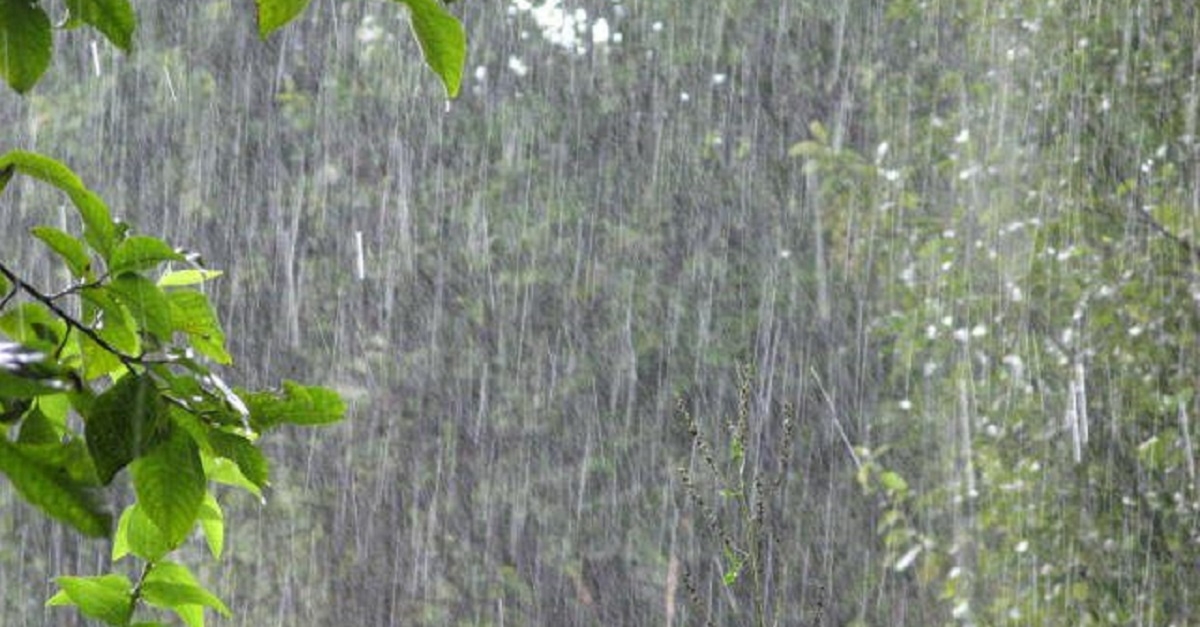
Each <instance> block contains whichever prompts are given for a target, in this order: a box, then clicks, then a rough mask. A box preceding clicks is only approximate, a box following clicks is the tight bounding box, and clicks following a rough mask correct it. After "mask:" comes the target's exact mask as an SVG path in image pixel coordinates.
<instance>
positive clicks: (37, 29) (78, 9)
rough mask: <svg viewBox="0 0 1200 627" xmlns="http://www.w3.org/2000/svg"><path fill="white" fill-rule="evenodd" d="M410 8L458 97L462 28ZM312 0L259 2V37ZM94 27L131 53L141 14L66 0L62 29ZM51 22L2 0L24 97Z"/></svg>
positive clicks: (1, 70)
mask: <svg viewBox="0 0 1200 627" xmlns="http://www.w3.org/2000/svg"><path fill="white" fill-rule="evenodd" d="M394 1H395V2H397V3H399V4H403V5H405V6H406V7H408V9H409V12H410V13H411V16H412V30H413V35H414V36H415V37H416V38H417V41H418V42H419V43H420V44H421V51H422V53H423V54H424V56H425V62H426V63H427V64H428V65H429V68H430V69H432V70H433V71H434V73H436V74H437V75H438V77H439V78H440V79H441V81H442V84H443V85H444V86H445V88H446V95H447V96H449V97H450V98H454V97H455V96H457V95H458V89H459V85H460V83H461V82H462V75H463V64H464V63H465V62H466V35H465V33H464V32H463V27H462V24H461V23H459V21H458V20H457V19H455V18H454V17H453V16H452V15H450V14H449V13H447V12H446V10H445V9H443V8H442V7H441V5H440V4H438V2H437V0H394ZM309 2H310V0H255V6H256V9H257V16H258V30H259V34H260V35H261V36H262V37H263V38H264V39H265V38H267V37H268V36H270V35H271V33H273V32H275V31H276V30H278V29H279V28H281V27H283V26H284V25H285V24H287V23H288V22H291V21H292V20H294V19H296V18H297V17H298V16H299V15H300V14H302V13H303V12H304V10H305V9H306V8H307V7H308V5H309ZM81 26H90V27H92V28H94V29H96V30H97V31H99V32H100V33H101V34H102V35H104V37H105V38H106V39H108V41H109V42H110V43H112V44H113V45H114V46H116V47H117V48H119V49H121V50H122V51H124V52H130V51H131V50H132V49H133V38H134V31H135V30H136V28H137V15H136V14H135V12H134V9H133V5H132V4H131V3H130V0H68V2H67V3H66V17H65V19H63V20H62V22H61V26H60V28H65V29H73V28H79V27H81ZM51 31H52V27H51V23H50V18H49V16H47V14H46V11H45V9H43V8H42V7H41V5H40V4H39V3H38V2H37V1H32V2H31V1H29V0H0V41H3V42H4V48H3V54H0V75H2V76H3V77H4V80H5V81H6V82H7V83H8V86H9V87H10V88H12V89H13V90H14V91H16V92H18V93H25V92H27V91H29V90H30V89H32V88H33V86H34V85H35V84H37V82H38V80H39V79H40V78H41V77H42V74H43V73H45V71H46V69H47V68H48V67H49V66H50V60H51V52H52V47H53V41H52V37H51Z"/></svg>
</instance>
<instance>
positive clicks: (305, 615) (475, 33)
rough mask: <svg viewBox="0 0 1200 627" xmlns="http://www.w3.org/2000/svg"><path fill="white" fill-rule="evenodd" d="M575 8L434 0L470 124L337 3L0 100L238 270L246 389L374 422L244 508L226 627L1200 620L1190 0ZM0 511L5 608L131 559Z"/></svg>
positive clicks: (146, 22) (35, 210)
mask: <svg viewBox="0 0 1200 627" xmlns="http://www.w3.org/2000/svg"><path fill="white" fill-rule="evenodd" d="M559 7H561V5H559V4H557V3H549V4H542V5H531V4H529V3H524V2H517V3H513V4H511V5H508V4H502V3H471V2H465V3H462V4H461V6H460V5H458V4H456V5H455V6H454V9H453V10H454V11H456V12H457V13H458V14H459V15H460V16H461V17H462V19H463V21H464V23H465V24H466V25H467V27H468V39H469V41H470V42H471V55H470V57H469V59H468V72H467V76H466V77H465V80H464V85H463V89H462V93H461V95H460V97H459V98H458V99H457V100H456V101H454V102H453V103H451V104H450V105H449V106H447V105H446V103H445V101H444V100H443V94H442V91H441V86H440V84H438V83H437V82H436V80H434V79H433V78H432V77H431V75H429V74H428V73H427V71H426V70H424V69H423V68H422V66H421V64H420V62H419V61H418V59H417V56H416V54H415V44H412V43H411V42H410V41H409V37H408V35H407V32H406V31H407V25H406V24H405V23H404V19H405V18H404V15H403V13H402V12H398V11H396V10H395V7H392V6H384V5H382V4H378V5H377V4H376V3H351V2H336V1H332V0H316V1H314V2H313V3H312V6H311V7H310V8H309V10H308V11H307V12H306V13H305V14H304V16H303V17H302V18H301V19H300V20H299V21H298V22H297V23H295V24H293V25H291V26H289V27H288V28H287V29H285V30H284V31H281V32H280V33H279V34H278V35H277V36H276V37H275V38H273V39H271V40H270V41H268V42H266V43H263V42H262V41H260V40H259V38H258V36H257V32H256V30H255V27H254V25H253V23H252V21H251V20H249V19H247V18H246V15H245V12H244V11H242V10H240V9H241V7H239V6H237V5H236V3H231V2H228V1H222V0H211V1H210V0H204V1H197V2H188V3H160V4H156V5H152V6H146V7H144V8H141V11H140V15H141V17H142V20H143V22H142V27H141V30H140V31H139V34H138V38H137V44H136V48H137V50H136V53H135V54H132V55H129V56H125V55H122V54H120V53H119V52H117V51H116V50H114V49H112V48H110V47H109V46H108V45H107V44H105V43H104V42H103V41H97V42H96V43H95V44H93V42H92V40H93V39H96V36H95V35H94V34H93V33H87V32H86V31H79V32H70V33H65V34H62V35H60V36H59V38H58V39H57V42H58V46H59V48H58V52H57V53H56V56H55V62H54V63H55V66H54V68H53V69H52V71H51V72H50V73H49V74H48V75H47V77H46V78H45V79H43V81H42V83H41V84H39V85H38V87H37V88H36V89H35V90H34V91H33V92H32V94H31V95H29V96H27V97H25V98H17V97H15V96H10V97H7V98H5V99H4V100H3V103H2V104H0V128H2V129H4V131H3V133H4V136H3V139H4V142H5V145H6V146H12V147H21V148H27V149H34V150H38V151H41V152H44V153H47V154H50V155H52V156H54V157H55V158H58V159H60V160H62V161H64V162H65V163H68V164H69V165H70V166H71V167H72V168H74V169H75V170H76V171H78V172H80V174H81V176H82V177H83V178H84V179H85V180H87V181H89V182H90V184H91V185H92V186H93V187H94V188H95V189H97V191H98V192H99V193H100V194H101V195H102V196H103V197H104V198H105V199H107V200H108V202H109V204H110V206H111V207H113V208H114V211H115V212H117V213H119V214H122V215H126V216H128V217H129V218H130V219H131V220H132V221H134V222H136V224H137V225H138V226H139V228H140V229H141V230H143V231H145V232H148V233H155V234H162V235H164V236H166V237H167V239H169V240H170V241H172V242H181V243H183V242H186V243H187V244H188V245H189V247H191V248H193V249H196V250H202V251H204V253H205V255H206V257H207V258H208V260H209V262H210V263H211V264H212V265H214V266H216V267H220V268H223V269H225V270H226V271H227V273H226V275H225V276H224V277H222V278H221V279H220V280H219V281H218V282H216V283H214V284H213V292H212V293H211V297H212V299H213V302H214V304H215V305H216V308H217V310H218V311H220V312H222V315H223V320H222V321H223V323H224V325H225V327H226V329H228V330H229V331H230V339H231V346H230V349H231V353H232V354H233V355H234V357H235V361H236V364H237V365H236V367H235V368H233V370H232V372H231V375H230V376H231V377H233V376H234V375H236V377H237V378H239V379H240V380H244V381H246V383H247V384H248V385H251V386H255V385H270V384H272V383H273V382H275V381H277V380H279V379H280V378H299V379H304V380H311V381H324V382H327V383H330V384H332V385H334V386H335V387H337V388H338V389H339V390H340V391H341V393H342V395H343V396H344V397H345V398H346V399H347V400H348V401H349V402H350V405H351V416H350V417H349V419H348V420H346V421H345V422H344V423H342V424H341V425H339V426H338V427H335V428H332V429H327V430H323V431H314V432H310V433H304V434H302V435H301V434H291V435H290V436H289V435H286V434H285V435H283V437H275V438H273V440H272V441H270V442H268V443H267V444H266V446H267V447H268V448H271V449H272V450H271V455H272V457H273V458H276V459H279V460H280V462H279V463H278V464H277V465H276V467H275V468H274V471H275V476H276V485H277V486H278V487H277V488H276V489H275V490H274V491H273V492H272V493H270V494H269V495H268V498H267V501H266V504H265V505H260V504H259V503H258V502H257V501H255V500H254V499H251V498H245V499H243V500H242V501H241V502H237V501H236V499H234V501H235V502H234V503H233V504H231V506H230V511H229V513H228V518H229V523H228V524H229V527H230V530H231V531H230V538H229V542H230V543H231V544H232V545H234V546H233V548H232V549H231V550H230V553H231V555H233V556H234V557H233V558H232V559H231V560H227V562H228V563H226V564H224V565H223V566H222V567H220V568H216V567H213V568H212V569H211V572H207V571H208V570H209V569H206V568H200V569H199V574H200V576H201V578H202V579H204V580H205V581H206V582H207V583H209V584H210V586H211V588H212V589H213V590H214V591H215V592H217V594H218V596H220V597H221V598H223V599H224V600H225V602H226V603H227V604H228V605H229V606H230V607H231V608H232V609H233V611H234V619H233V620H232V621H230V622H236V624H247V625H251V624H253V625H260V624H276V625H296V624H314V625H316V624H330V625H332V624H343V623H347V622H354V623H358V624H364V625H387V624H413V623H419V624H500V623H517V624H556V625H567V624H578V625H590V624H596V623H599V622H605V623H611V624H692V623H698V622H699V623H702V622H704V621H706V620H710V621H711V622H712V623H714V624H743V623H748V622H752V621H755V622H760V623H763V624H772V623H774V622H778V623H779V624H830V625H833V624H837V625H842V624H855V623H858V624H872V625H906V624H907V625H929V624H949V623H956V622H962V623H972V622H973V623H981V624H1001V623H1005V622H1011V623H1012V624H1021V625H1039V624H1045V625H1061V624H1129V623H1136V624H1167V623H1171V622H1174V623H1177V624H1187V623H1189V622H1194V621H1195V620H1196V617H1197V614H1198V613H1200V610H1197V609H1196V607H1195V606H1196V600H1195V592H1194V590H1196V589H1197V586H1196V582H1197V577H1198V575H1197V571H1196V569H1197V564H1200V551H1198V548H1200V547H1198V545H1197V542H1198V535H1200V529H1198V526H1197V516H1196V514H1197V511H1198V510H1200V501H1198V498H1197V494H1196V487H1195V472H1196V464H1195V455H1194V452H1193V444H1192V430H1193V420H1192V417H1193V416H1194V415H1196V413H1197V409H1198V408H1197V400H1196V398H1195V395H1194V393H1193V392H1194V389H1195V386H1196V382H1197V374H1198V372H1197V363H1196V356H1197V351H1198V346H1197V342H1196V340H1197V338H1196V330H1197V313H1198V311H1197V307H1198V300H1200V289H1198V286H1197V277H1196V274H1195V273H1196V262H1197V252H1196V249H1195V248H1194V247H1193V245H1192V243H1191V242H1192V239H1193V237H1194V234H1195V228H1196V224H1197V218H1198V217H1200V193H1198V190H1197V185H1196V181H1197V180H1200V169H1198V167H1200V162H1198V160H1197V157H1198V155H1197V145H1196V135H1195V131H1196V129H1195V127H1196V108H1197V95H1198V94H1197V89H1198V87H1197V84H1196V76H1197V68H1198V66H1200V54H1198V53H1197V50H1196V47H1195V42H1196V41H1197V36H1198V34H1200V32H1198V28H1200V15H1197V10H1196V8H1195V7H1193V6H1192V5H1191V3H1188V2H1181V1H1176V0H1170V1H1165V2H1157V1H1156V2H1151V1H1142V0H1115V1H1110V2H1102V3H1101V2H1082V3H1049V2H1023V1H1018V0H992V1H984V0H962V1H958V2H916V1H892V2H883V1H879V0H843V1H841V2H834V3H828V2H821V3H818V2H807V1H804V0H791V1H786V0H785V1H783V2H774V3H765V2H725V1H720V2H713V3H709V4H707V5H706V6H704V7H703V8H701V7H699V6H698V5H695V4H680V3H674V2H663V1H658V0H638V1H634V2H621V3H617V2H585V3H579V4H578V5H570V6H569V7H561V8H563V11H562V12H559V13H554V11H555V10H556V8H559ZM577 9H579V10H581V12H580V11H577ZM547 16H550V17H553V18H554V19H555V20H557V21H551V20H548V19H547ZM568 18H569V19H568ZM601 18H603V20H604V22H603V24H604V26H603V27H600V26H599V24H600V19H601ZM554 24H559V25H560V26H559V27H555V26H554ZM564 24H565V25H566V26H562V25H564ZM568 27H569V28H568ZM618 34H619V37H618V36H617V35H618ZM14 185H16V184H15V183H14ZM39 194H42V192H38V191H37V190H35V189H22V193H21V202H20V203H15V204H11V205H6V206H5V208H4V211H5V212H6V214H7V215H6V217H5V220H6V224H16V225H23V224H25V223H27V222H29V223H32V221H34V220H43V219H44V210H45V209H44V205H45V204H46V203H59V202H61V201H60V200H59V199H56V198H55V197H53V196H52V195H49V194H44V195H39ZM39 203H40V204H39ZM55 206H56V205H55ZM35 214H36V215H35ZM0 237H3V244H2V246H0V250H2V251H3V256H4V258H5V260H8V261H12V262H14V263H15V264H17V265H20V266H21V267H22V268H27V269H29V271H30V272H31V273H33V275H34V276H41V277H43V278H45V279H46V280H47V282H51V281H52V279H53V278H54V276H55V275H54V272H55V270H54V268H53V266H52V265H51V264H50V263H49V261H48V260H47V259H46V258H45V256H44V253H43V251H42V250H40V249H38V248H37V247H36V242H33V241H30V240H29V238H27V237H25V236H24V235H23V230H22V229H21V228H7V229H5V232H4V234H3V236H0ZM360 241H361V248H360V245H359V242H360ZM360 250H361V251H362V262H361V266H360V265H359V261H358V260H359V251H360ZM360 267H361V269H362V270H361V273H360V271H359V268H360ZM710 460H711V461H710ZM681 468H682V469H683V470H682V471H681ZM3 489H4V490H5V491H4V492H3V496H0V499H3V508H2V509H0V534H3V536H4V537H6V538H9V539H10V540H9V541H5V542H4V543H3V544H2V545H0V587H3V589H5V590H9V591H16V590H19V591H20V593H19V594H14V593H10V594H6V595H5V596H4V599H3V601H0V603H2V607H0V615H3V616H4V620H5V624H10V623H11V624H15V625H41V624H64V623H63V622H62V621H63V620H64V619H65V617H66V614H64V613H62V611H61V610H57V609H55V608H43V602H44V600H45V598H47V597H48V596H50V594H51V593H52V590H53V588H52V584H51V583H49V582H50V578H51V577H52V576H53V575H56V574H62V573H80V574H83V573H90V572H96V571H98V570H102V569H103V568H104V567H105V564H106V563H107V556H108V547H106V546H103V543H100V542H95V541H85V540H81V539H79V538H77V537H76V536H74V535H73V534H72V532H70V531H69V530H68V529H65V528H63V527H62V526H60V525H58V524H57V523H52V522H47V521H45V520H44V519H42V518H41V517H40V515H38V514H37V513H36V512H35V511H34V510H32V509H30V508H28V507H27V506H25V505H21V504H18V502H17V500H16V498H15V497H14V496H13V495H12V494H10V493H9V492H8V491H7V490H8V489H7V487H5V488H3ZM195 549H196V555H197V556H198V557H202V555H201V549H200V547H199V546H197V547H195Z"/></svg>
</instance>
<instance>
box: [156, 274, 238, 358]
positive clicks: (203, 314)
mask: <svg viewBox="0 0 1200 627" xmlns="http://www.w3.org/2000/svg"><path fill="white" fill-rule="evenodd" d="M167 299H168V300H169V301H170V303H171V324H172V326H174V328H175V330H177V331H182V332H184V333H186V334H187V335H188V339H190V340H191V342H192V346H193V347H195V348H196V350H197V351H199V352H200V353H201V354H202V355H205V356H206V357H208V358H209V359H212V360H213V361H215V362H217V363H219V364H229V363H232V362H233V358H232V357H230V356H229V353H228V352H226V350H225V332H224V331H222V330H221V324H220V322H218V321H217V314H216V313H215V312H213V309H212V305H210V304H209V302H208V298H207V297H206V296H205V295H204V294H202V293H200V292H197V291H195V290H176V291H171V292H168V293H167Z"/></svg>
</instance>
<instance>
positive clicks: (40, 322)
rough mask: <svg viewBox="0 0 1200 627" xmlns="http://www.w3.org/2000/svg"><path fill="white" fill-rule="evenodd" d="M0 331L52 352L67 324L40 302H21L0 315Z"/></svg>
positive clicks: (65, 330) (30, 345) (60, 340)
mask: <svg viewBox="0 0 1200 627" xmlns="http://www.w3.org/2000/svg"><path fill="white" fill-rule="evenodd" d="M0 331H3V332H4V333H5V334H7V335H8V337H10V338H12V339H13V340H14V341H16V342H18V343H20V344H24V345H26V346H28V347H31V348H35V349H38V350H43V351H46V352H53V351H54V350H55V349H57V348H58V345H59V344H60V343H62V338H63V337H64V336H65V335H66V333H67V325H66V323H64V322H63V321H62V320H59V319H58V318H57V317H55V316H54V314H52V313H50V310H49V309H46V306H45V305H43V304H41V303H22V304H21V305H20V306H19V307H17V308H15V309H12V310H11V311H9V312H8V313H6V314H4V315H2V316H0Z"/></svg>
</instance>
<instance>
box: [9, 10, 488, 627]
mask: <svg viewBox="0 0 1200 627" xmlns="http://www.w3.org/2000/svg"><path fill="white" fill-rule="evenodd" d="M402 2H403V4H405V5H407V6H408V7H409V8H410V9H411V11H412V23H413V31H414V33H415V35H416V37H417V39H418V41H420V43H421V46H422V50H423V52H424V54H425V58H426V60H427V61H428V63H429V65H430V67H431V68H433V70H434V71H435V72H437V74H438V75H439V76H440V77H441V78H442V80H443V82H444V85H445V88H446V91H447V93H448V94H449V95H450V96H451V97H453V96H454V95H456V94H457V92H458V85H459V82H460V80H461V76H462V64H463V59H464V57H465V41H464V38H463V33H462V27H461V25H460V24H459V23H458V21H457V20H455V19H454V18H453V17H451V16H449V15H448V14H446V13H445V12H444V11H442V9H441V8H440V7H439V6H438V5H437V4H436V3H435V2H433V1H432V0H402ZM306 5H307V2H306V1H301V2H295V1H272V0H259V1H258V2H257V8H258V21H259V28H260V33H261V35H262V36H263V37H267V36H268V35H270V34H271V33H272V32H273V31H274V30H276V29H277V28H279V27H281V26H283V25H284V24H286V23H287V22H288V21H290V20H292V19H293V18H294V17H296V16H297V15H298V14H299V13H300V12H301V11H302V10H303V9H304V8H305V6H306ZM67 10H68V15H67V18H66V20H64V21H63V23H62V25H63V27H64V28H74V27H78V26H81V25H84V24H86V25H89V26H92V27H94V28H95V29H96V30H98V31H99V32H101V33H102V34H103V35H104V36H105V37H106V38H108V40H109V41H110V42H112V43H113V44H114V45H116V46H117V47H119V48H120V49H122V50H125V51H129V50H130V48H131V45H132V41H133V35H134V28H135V26H136V16H135V15H134V12H133V9H132V7H131V6H130V4H129V3H128V2H127V1H126V0H78V1H75V2H69V3H67ZM51 40H52V38H51V25H50V21H49V18H48V17H47V15H46V14H45V12H44V11H43V9H42V8H41V7H40V6H39V5H38V4H37V3H31V2H26V1H22V0H5V1H4V2H2V3H0V41H2V42H4V49H3V55H2V57H0V74H3V76H4V78H5V80H6V81H7V82H8V84H9V86H10V87H11V88H12V89H14V90H15V91H17V92H22V93H24V92H26V91H28V90H29V89H30V88H32V87H33V86H34V84H35V83H36V82H37V81H38V80H39V78H40V77H41V76H42V74H43V72H44V71H45V70H46V68H47V66H48V65H49V63H50V51H51ZM18 175H19V176H23V177H29V178H31V179H34V180H37V181H39V182H41V183H43V184H46V185H49V186H51V187H53V188H56V189H57V190H58V191H59V192H61V193H62V194H64V195H65V196H66V197H67V198H68V199H69V200H70V203H71V205H72V206H73V208H74V209H75V210H76V212H77V214H78V215H77V218H78V223H79V224H81V229H80V232H79V233H77V234H76V233H71V232H69V231H68V230H65V229H60V228H57V227H54V226H50V225H48V224H40V225H36V226H33V227H31V228H30V231H29V232H30V233H31V235H32V236H33V237H34V238H36V239H37V240H39V241H40V242H41V243H42V244H43V245H44V246H45V247H46V250H45V253H46V254H48V255H52V256H53V257H55V258H56V259H57V261H58V262H59V264H60V269H59V271H57V272H55V273H54V274H55V276H56V277H61V278H62V279H63V280H64V284H63V285H60V286H58V287H56V288H55V289H53V290H47V289H46V288H42V287H40V286H38V285H35V284H34V283H33V282H31V280H30V279H29V278H28V276H26V275H24V274H23V272H21V270H20V269H19V268H10V267H8V266H7V265H5V263H4V262H3V261H0V473H3V474H4V475H5V476H6V477H7V478H8V480H9V481H10V482H11V484H12V486H13V487H14V488H15V489H16V491H17V492H18V493H19V494H20V495H21V496H22V497H23V498H24V499H25V500H27V501H28V502H29V503H31V504H33V505H35V506H37V507H38V508H40V509H41V510H42V511H43V512H44V513H45V514H46V515H48V516H50V517H52V518H55V519H57V520H59V521H61V522H63V523H66V524H67V525H70V526H71V527H74V528H75V529H76V530H78V531H79V532H80V533H82V534H85V535H88V536H99V537H107V538H111V541H112V561H113V562H114V568H117V567H118V566H120V567H122V568H123V567H125V566H126V563H123V562H129V561H134V562H136V563H137V569H136V570H137V572H138V574H137V575H136V577H135V578H133V579H130V578H129V577H128V576H127V575H125V574H123V573H121V572H113V573H109V574H103V575H94V576H67V575H62V576H58V577H56V579H55V581H56V582H57V585H58V592H57V593H56V594H54V596H52V597H51V598H50V599H49V600H48V601H47V602H46V604H47V606H73V607H75V608H77V609H78V611H79V612H80V613H82V614H83V615H84V616H87V617H89V618H92V619H95V620H99V621H101V622H103V623H105V624H108V625H135V624H136V625H143V626H145V625H157V624H161V623H158V622H147V618H146V617H147V612H146V611H145V610H144V609H143V608H158V609H160V610H166V611H170V612H173V613H175V614H176V615H178V617H179V619H180V620H182V621H183V622H184V623H186V624H188V625H191V626H193V627H195V626H198V625H203V624H204V622H205V621H204V618H205V610H206V609H211V610H215V611H216V612H218V613H220V614H222V615H224V616H229V615H230V611H229V608H228V607H227V606H226V605H225V603H223V602H222V601H221V600H220V599H219V598H218V597H217V596H215V595H214V594H212V593H211V592H209V591H208V590H206V589H205V588H204V587H203V586H202V585H201V584H200V583H199V582H198V581H197V579H196V578H195V576H194V575H193V574H192V572H191V570H189V569H188V568H187V567H186V566H185V565H183V564H181V563H178V562H175V561H172V560H170V559H168V558H169V557H171V556H172V554H174V553H175V552H177V551H178V550H179V549H181V547H182V546H183V545H184V543H185V542H186V541H187V540H188V539H189V538H190V537H191V536H192V534H193V532H194V531H195V529H196V528H197V527H199V528H200V530H201V531H202V533H203V535H204V539H205V542H206V545H207V547H208V550H209V551H210V553H211V555H212V557H213V558H214V559H218V558H220V557H221V555H222V553H223V552H224V547H225V516H224V513H223V509H222V507H221V505H220V503H219V501H218V500H217V498H216V493H215V492H214V491H213V489H212V486H213V485H215V484H222V485H228V486H233V487H237V488H241V489H243V490H245V491H247V492H249V493H252V494H253V495H255V496H256V497H258V498H260V499H262V498H263V491H264V490H265V489H266V488H267V486H268V479H269V462H268V459H267V457H266V455H265V454H264V453H263V451H262V449H261V448H260V444H259V440H260V438H261V437H262V436H263V435H265V434H266V433H267V432H268V431H269V430H271V429H274V428H276V427H279V426H283V425H299V426H318V425H327V424H331V423H334V422H337V421H339V420H341V419H342V417H343V414H344V413H345V409H346V408H345V404H344V403H343V401H342V399H341V398H340V397H339V395H338V394H337V393H336V392H334V391H332V390H329V389H326V388H321V387H311V386H305V385H301V384H298V383H295V382H292V381H284V382H283V388H282V390H279V391H270V390H246V389H242V388H232V387H230V386H229V385H228V384H226V383H225V382H224V381H223V379H222V378H221V376H220V375H219V374H218V372H217V371H216V370H215V369H214V366H213V365H210V364H215V365H216V366H215V367H220V366H229V365H231V364H232V357H231V356H230V354H229V352H228V350H227V347H226V336H225V332H224V330H223V329H222V327H221V324H220V322H219V320H218V317H217V314H216V312H215V311H214V309H213V307H212V305H211V303H210V302H209V298H208V296H207V295H206V293H205V290H204V284H205V283H206V282H208V281H210V280H213V279H216V278H218V277H220V276H221V274H222V273H221V272H220V271H216V270H210V269H207V268H205V267H204V265H203V263H202V262H201V261H200V256H199V255H198V254H196V253H192V252H188V251H185V250H183V249H179V248H174V247H172V246H171V245H169V244H168V243H167V242H165V241H164V240H162V239H159V238H156V237H152V236H147V235H141V234H137V232H136V231H134V230H133V228H132V227H131V225H129V224H126V223H124V222H121V221H119V220H116V219H114V218H113V216H112V213H111V211H110V210H109V207H108V206H107V205H106V204H105V202H104V201H103V200H102V199H101V198H100V197H99V196H98V195H97V194H96V193H94V192H93V191H92V190H91V189H89V188H88V187H87V186H85V185H84V183H83V181H82V180H81V179H80V178H79V177H78V176H77V175H76V174H75V173H74V172H72V171H71V170H70V169H69V168H68V167H67V166H66V165H64V164H62V163H60V162H58V161H56V160H54V159H51V158H49V157H46V156H44V155H40V154H37V153H33V152H27V151H22V150H14V151H11V152H9V153H7V154H5V155H3V156H0V192H3V191H4V189H5V188H6V187H7V186H8V185H9V184H10V183H11V182H12V181H13V179H14V178H15V177H17V176H18ZM64 218H65V216H64ZM125 469H128V470H129V473H128V476H129V480H130V483H131V484H132V487H133V497H132V498H129V499H125V500H128V501H129V502H128V504H127V505H125V506H124V509H123V511H122V513H121V515H120V517H119V520H118V522H117V524H116V526H115V529H114V527H113V524H112V514H111V513H110V512H109V511H108V508H107V503H106V501H108V500H111V497H113V496H116V495H120V494H121V493H122V492H121V490H119V489H117V485H116V484H114V481H115V479H116V478H117V476H118V474H119V473H120V472H121V471H122V470H125ZM106 492H107V493H108V494H106ZM106 496H108V497H109V498H105V497H106ZM126 558H129V560H126Z"/></svg>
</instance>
